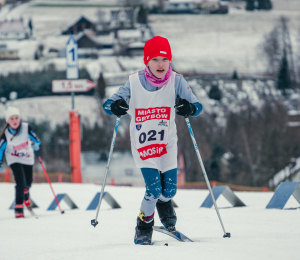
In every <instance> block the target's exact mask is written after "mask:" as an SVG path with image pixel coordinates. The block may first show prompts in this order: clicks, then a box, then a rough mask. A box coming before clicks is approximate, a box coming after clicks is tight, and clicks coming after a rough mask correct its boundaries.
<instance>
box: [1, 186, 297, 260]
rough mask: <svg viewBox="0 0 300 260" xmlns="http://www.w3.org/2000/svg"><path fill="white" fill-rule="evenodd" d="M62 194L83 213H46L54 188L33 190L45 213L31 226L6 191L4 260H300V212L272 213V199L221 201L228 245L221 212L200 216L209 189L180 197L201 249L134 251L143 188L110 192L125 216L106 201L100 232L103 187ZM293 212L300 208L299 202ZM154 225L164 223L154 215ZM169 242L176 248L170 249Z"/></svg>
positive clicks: (156, 237)
mask: <svg viewBox="0 0 300 260" xmlns="http://www.w3.org/2000/svg"><path fill="white" fill-rule="evenodd" d="M53 188H54V190H55V192H56V193H64V192H66V193H67V194H68V195H69V196H70V197H71V199H73V200H74V202H75V203H76V204H77V206H78V207H79V209H76V210H68V209H67V206H66V205H65V204H62V205H61V206H62V208H63V209H65V210H66V213H65V214H64V215H61V214H60V213H59V211H58V210H56V211H54V212H49V211H46V209H47V207H48V206H49V205H50V202H51V201H52V200H53V195H52V193H51V191H50V188H49V185H48V184H33V187H32V190H31V194H32V198H33V199H34V201H35V202H36V203H37V204H38V205H39V207H40V208H38V209H36V210H35V212H36V214H38V215H39V219H34V218H32V217H30V216H29V214H28V212H26V218H25V219H18V220H16V219H14V218H13V211H11V210H8V207H9V206H10V204H11V202H12V200H13V196H14V184H12V183H9V184H6V183H1V184H0V191H1V196H0V246H1V259H3V260H15V259H16V260H19V259H30V260H41V259H47V260H49V259H51V260H52V259H60V260H61V259H64V260H77V259H78V260H79V259H80V260H82V259H111V260H114V259H116V260H120V259H124V260H132V259H145V260H148V259H149V260H150V259H151V260H152V259H197V260H198V259H209V260H214V259H216V260H220V259H224V260H227V259H228V260H229V259H230V260H232V259H245V260H248V259H249V260H250V259H251V260H253V259H264V260H268V259H272V260H282V259H289V260H296V259H299V253H300V251H299V239H300V229H299V216H300V215H299V214H300V211H299V208H298V209H297V210H266V209H265V206H266V205H267V203H268V202H269V200H270V199H271V197H272V195H273V193H272V192H267V193H260V192H237V193H236V194H237V195H238V196H239V197H240V199H241V200H242V201H243V202H244V203H245V204H247V207H243V208H228V206H229V205H228V203H227V202H225V200H224V199H223V198H219V200H218V201H217V202H218V204H219V207H221V209H220V214H221V217H222V219H223V222H224V225H225V228H226V231H227V232H231V235H232V237H231V238H230V239H228V238H227V239H224V238H222V235H223V233H222V229H221V226H220V223H219V221H218V218H217V215H216V213H215V210H214V209H202V208H201V209H200V208H199V206H200V205H201V203H202V202H203V200H204V199H205V197H206V196H207V194H208V191H207V190H178V193H177V195H176V197H175V198H174V201H175V202H176V203H177V204H178V206H179V208H178V209H176V212H177V216H178V223H177V229H178V230H181V231H182V232H183V233H185V234H186V235H187V236H188V237H190V238H191V239H192V240H194V241H195V242H194V243H180V242H178V241H176V240H173V239H172V238H169V237H167V236H165V235H163V234H160V233H154V234H153V241H155V242H156V244H155V245H154V246H137V245H134V244H133V236H134V227H135V220H136V217H137V214H138V212H139V206H140V202H141V199H142V197H143V194H144V189H143V188H130V187H112V186H106V191H108V192H110V194H111V195H112V196H113V197H114V198H115V199H116V200H117V202H118V203H119V204H120V205H121V207H122V208H121V209H117V210H111V209H109V206H108V205H107V204H106V202H105V201H103V203H102V206H101V207H102V208H101V210H100V214H99V218H98V220H99V224H98V226H97V227H96V228H93V227H92V226H91V224H90V221H91V219H94V218H95V214H96V212H95V211H86V210H85V209H86V208H87V207H88V205H89V203H90V202H91V200H92V198H93V197H94V195H95V193H96V192H99V191H100V190H101V186H97V185H93V184H57V183H54V184H53ZM288 206H292V207H295V206H296V207H299V204H296V203H295V201H291V202H289V205H288ZM155 223H156V224H157V225H159V219H158V217H157V215H155ZM164 243H168V244H169V246H168V247H166V246H163V245H164Z"/></svg>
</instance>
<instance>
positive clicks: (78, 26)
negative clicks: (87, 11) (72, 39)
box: [62, 16, 96, 35]
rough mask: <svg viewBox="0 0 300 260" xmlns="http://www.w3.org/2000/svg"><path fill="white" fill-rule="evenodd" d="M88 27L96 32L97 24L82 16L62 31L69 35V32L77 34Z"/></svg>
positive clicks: (63, 33)
mask: <svg viewBox="0 0 300 260" xmlns="http://www.w3.org/2000/svg"><path fill="white" fill-rule="evenodd" d="M87 29H88V30H91V31H93V32H96V24H95V23H93V22H92V21H90V20H88V19H87V18H86V17H84V16H81V17H80V18H79V19H77V20H76V21H75V22H73V23H72V24H70V25H69V26H67V28H66V29H65V30H63V31H62V35H69V34H74V35H76V34H78V33H80V32H83V31H85V30H87Z"/></svg>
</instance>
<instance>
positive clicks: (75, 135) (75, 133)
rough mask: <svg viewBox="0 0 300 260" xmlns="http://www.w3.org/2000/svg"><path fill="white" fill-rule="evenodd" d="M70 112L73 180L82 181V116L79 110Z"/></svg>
mask: <svg viewBox="0 0 300 260" xmlns="http://www.w3.org/2000/svg"><path fill="white" fill-rule="evenodd" d="M69 114H70V125H69V127H70V164H71V174H72V182H74V183H82V178H81V161H80V155H81V136H80V116H79V114H78V111H76V110H72V111H70V112H69Z"/></svg>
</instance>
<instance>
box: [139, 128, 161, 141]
mask: <svg viewBox="0 0 300 260" xmlns="http://www.w3.org/2000/svg"><path fill="white" fill-rule="evenodd" d="M156 134H159V135H160V141H163V140H164V135H165V130H161V131H160V132H158V133H157V132H156V131H155V130H150V131H149V132H148V134H147V135H148V139H147V135H146V133H145V132H143V133H141V134H140V136H139V142H140V144H143V143H145V142H146V140H147V141H148V142H151V141H156V140H157V139H156Z"/></svg>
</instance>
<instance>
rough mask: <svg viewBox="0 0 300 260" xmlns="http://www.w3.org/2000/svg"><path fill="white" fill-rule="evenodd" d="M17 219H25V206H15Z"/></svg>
mask: <svg viewBox="0 0 300 260" xmlns="http://www.w3.org/2000/svg"><path fill="white" fill-rule="evenodd" d="M15 217H16V218H24V205H23V204H17V205H15Z"/></svg>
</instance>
